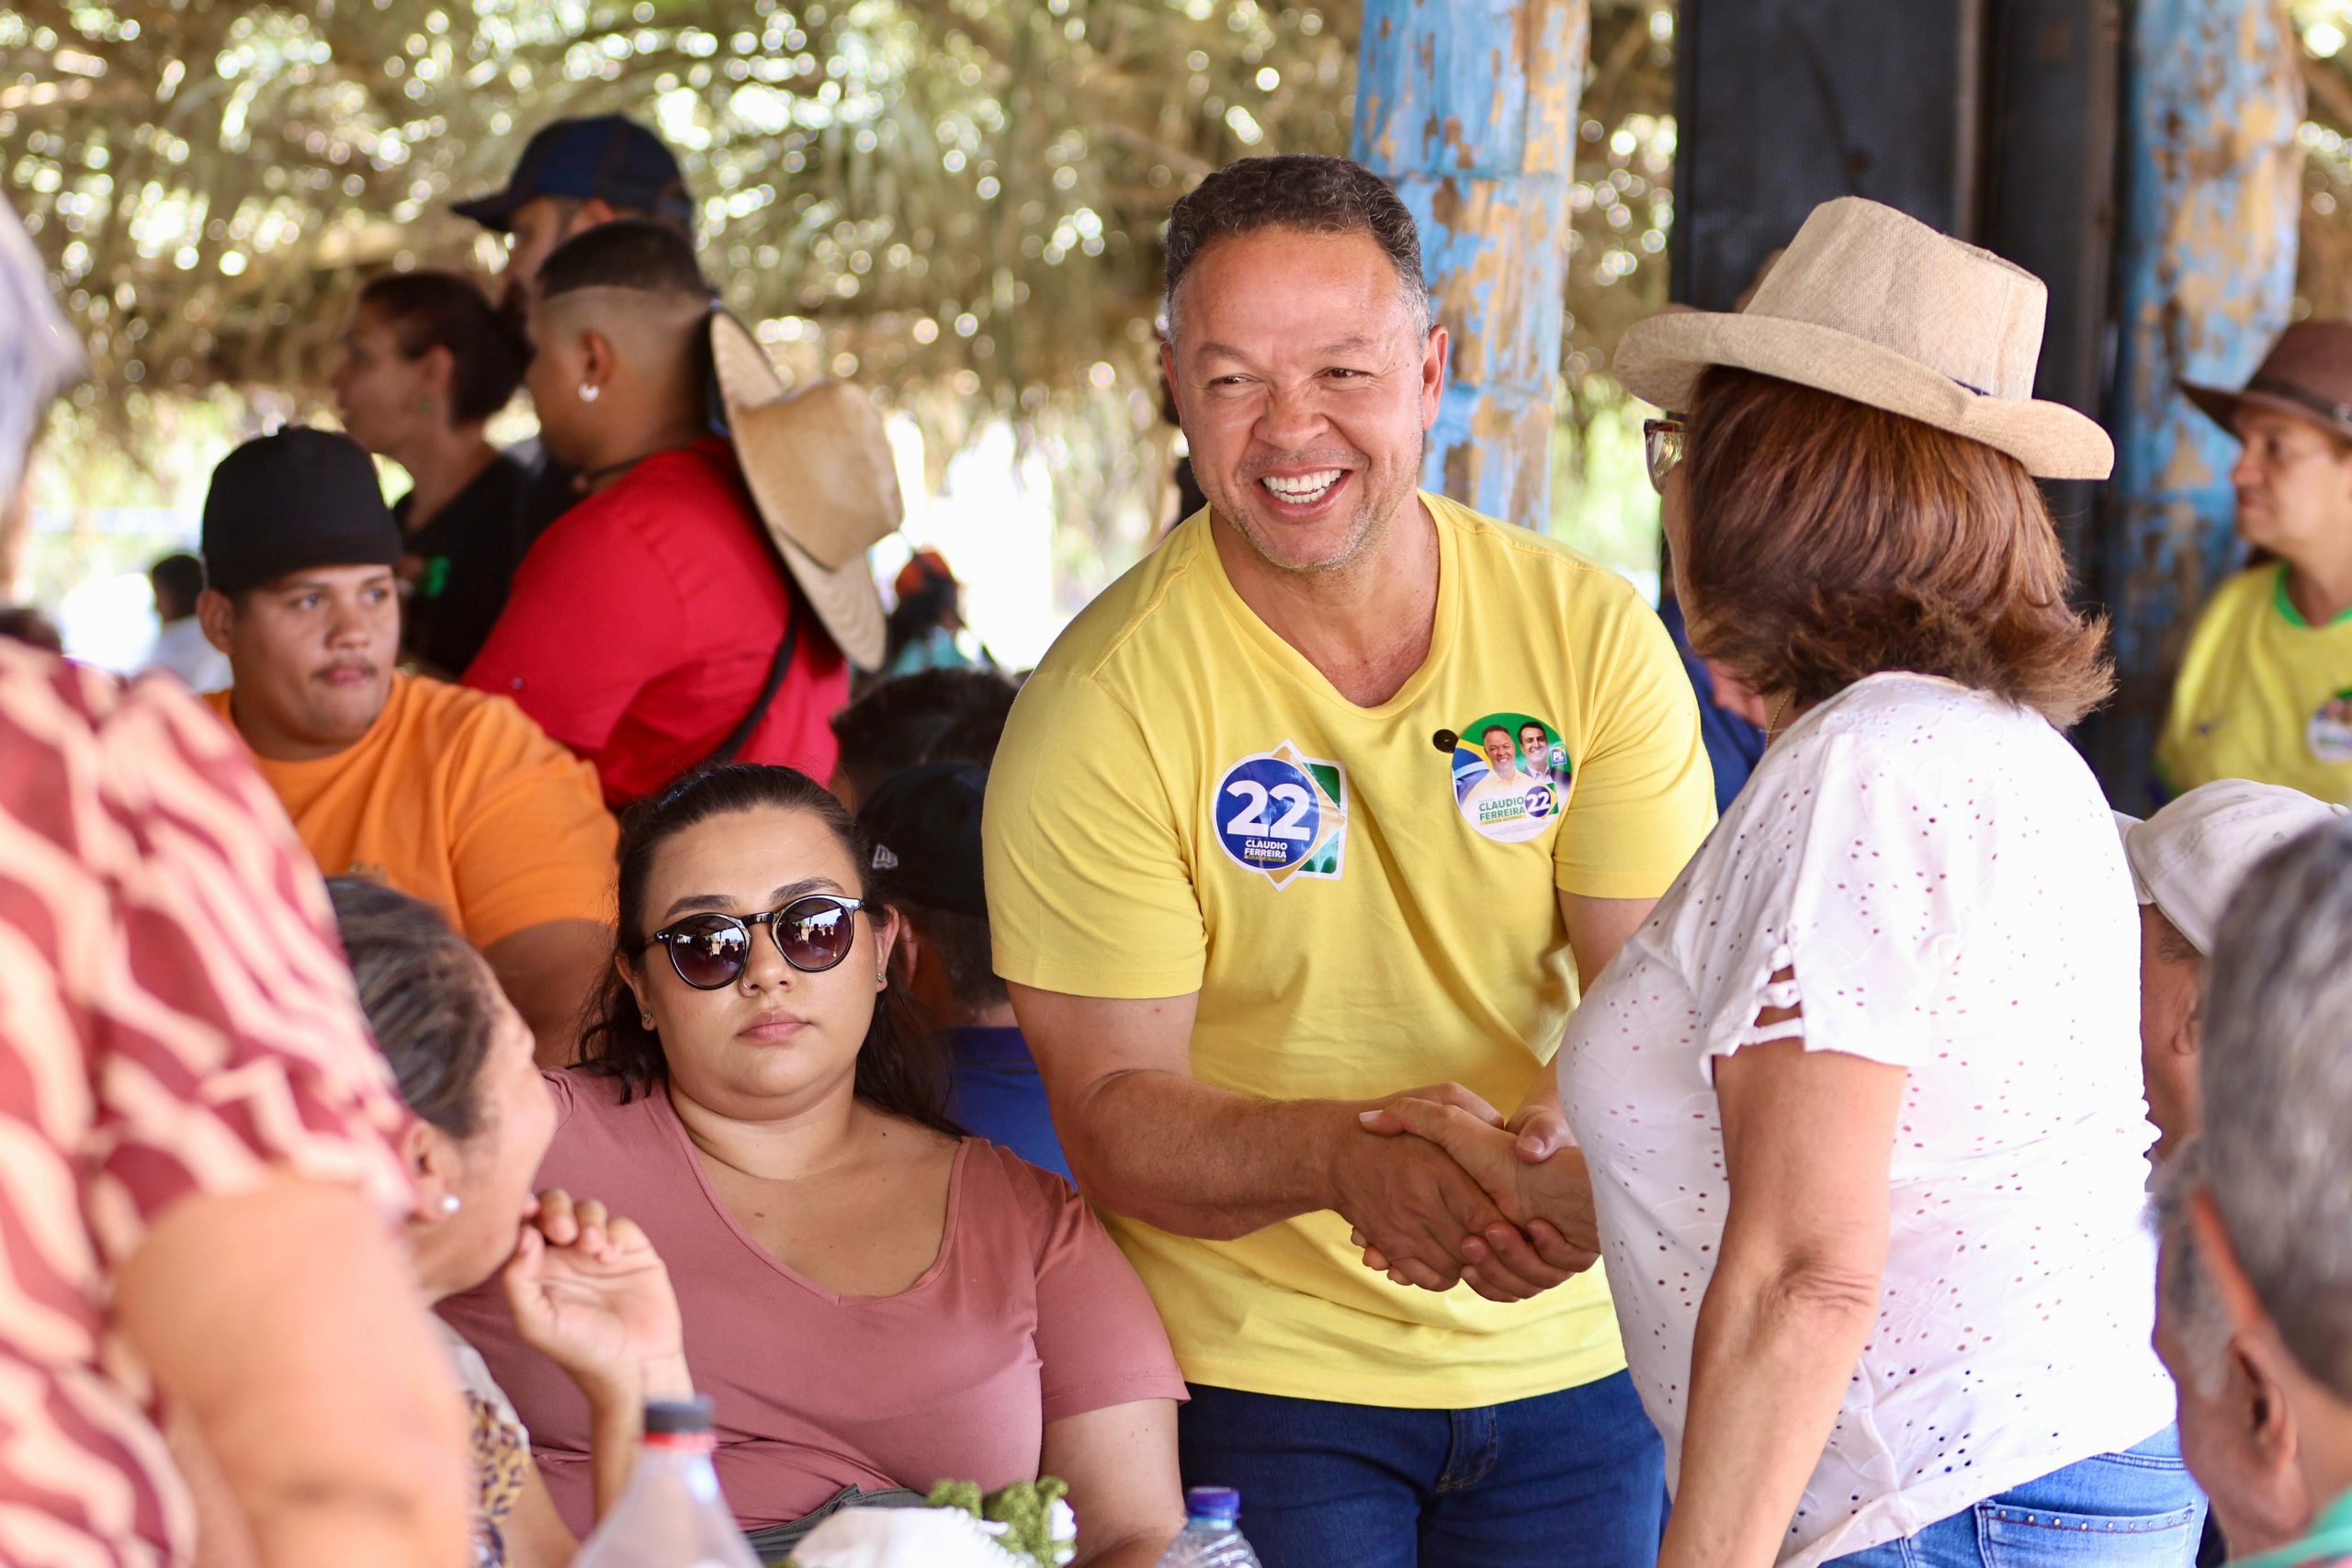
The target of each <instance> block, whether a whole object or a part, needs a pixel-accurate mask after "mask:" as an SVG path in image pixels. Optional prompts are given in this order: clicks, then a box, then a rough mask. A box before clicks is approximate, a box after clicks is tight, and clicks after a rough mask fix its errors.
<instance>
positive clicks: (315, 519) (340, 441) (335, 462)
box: [201, 424, 401, 593]
mask: <svg viewBox="0 0 2352 1568" xmlns="http://www.w3.org/2000/svg"><path fill="white" fill-rule="evenodd" d="M201 548H202V549H203V552H204V576H205V581H207V582H209V584H210V585H211V586H212V587H214V588H216V589H218V590H220V592H223V593H243V592H244V591H245V590H246V589H248V588H259V587H261V586H262V585H263V584H264V583H268V582H275V581H277V580H278V579H279V578H281V577H286V576H288V575H290V574H291V573H294V572H298V571H308V570H311V568H313V567H322V566H393V567H396V566H398V565H400V561H401V525H399V524H398V523H395V522H394V521H392V511H391V508H390V507H389V506H386V505H385V504H384V492H383V491H381V490H380V489H379V488H378V487H377V484H376V464H375V460H374V459H373V458H371V457H368V453H367V451H366V449H365V448H363V447H362V446H360V445H359V443H358V442H356V441H354V440H353V439H352V438H351V437H350V436H348V435H345V434H341V433H340V432H337V431H333V430H313V429H311V428H310V427H309V426H308V425H301V424H289V425H288V426H286V427H285V428H284V429H282V430H280V431H278V432H277V434H272V435H259V436H255V437H254V439H253V440H251V441H248V442H246V443H245V444H244V445H243V446H240V447H238V448H237V449H236V450H235V451H233V452H232V453H230V454H229V455H228V456H227V457H223V458H221V459H220V467H219V468H214V469H213V470H212V483H211V486H210V488H209V489H208V490H207V491H205V492H204V542H203V545H202V546H201Z"/></svg>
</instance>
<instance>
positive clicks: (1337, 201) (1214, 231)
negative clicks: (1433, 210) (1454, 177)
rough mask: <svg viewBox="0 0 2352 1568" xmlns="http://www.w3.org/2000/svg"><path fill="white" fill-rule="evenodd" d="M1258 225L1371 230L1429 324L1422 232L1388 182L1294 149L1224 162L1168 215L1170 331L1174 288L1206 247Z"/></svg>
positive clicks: (1171, 329)
mask: <svg viewBox="0 0 2352 1568" xmlns="http://www.w3.org/2000/svg"><path fill="white" fill-rule="evenodd" d="M1261 229H1297V230H1300V231H1304V232H1306V233H1309V234H1369V235H1371V236H1372V238H1373V240H1374V243H1377V244H1378V245H1379V246H1380V248H1381V250H1383V251H1384V252H1385V253H1386V254H1387V256H1388V260H1389V262H1390V263H1391V264H1392V265H1394V266H1395V267H1396V268H1397V281H1398V282H1399V283H1401V284H1402V285H1403V286H1404V289H1405V303H1406V304H1407V306H1408V307H1409V308H1410V309H1411V310H1412V311H1413V313H1414V314H1415V316H1416V317H1417V318H1418V319H1419V323H1420V326H1421V328H1422V330H1423V331H1427V330H1428V327H1429V324H1430V286H1429V279H1428V278H1427V277H1426V276H1424V275H1423V273H1422V271H1421V235H1420V231H1419V229H1418V228H1416V227H1415V226H1414V223H1413V215H1412V213H1411V212H1410V211H1409V210H1408V209H1407V208H1406V206H1405V204H1404V202H1402V201H1401V200H1399V199H1397V193H1396V192H1395V191H1394V190H1392V189H1390V188H1389V186H1388V182H1387V181H1385V180H1384V179H1382V178H1381V177H1380V176H1379V175H1375V174H1374V173H1373V172H1372V171H1371V170H1370V169H1367V168H1365V167H1364V166H1363V164H1358V163H1354V162H1352V161H1351V160H1349V159H1346V158H1327V157H1321V156H1318V155H1314V154H1309V153H1304V152H1289V153H1284V154H1283V155H1281V156H1279V157H1272V158H1243V159H1240V160H1238V162H1235V163H1231V164H1227V165H1226V166H1225V167H1224V168H1222V169H1219V170H1218V171H1217V172H1216V174H1213V175H1210V176H1209V177H1208V178H1206V179H1204V180H1203V181H1202V182H1201V183H1200V184H1199V185H1197V186H1193V189H1192V191H1191V193H1190V194H1188V195H1187V196H1185V197H1183V198H1182V200H1180V201H1178V202H1177V203H1176V207H1175V210H1174V211H1172V212H1170V214H1169V215H1168V295H1167V300H1166V306H1165V308H1166V310H1167V315H1168V335H1169V337H1170V339H1171V340H1172V339H1173V338H1174V337H1175V335H1176V322H1177V302H1176V300H1177V295H1176V290H1177V288H1178V286H1179V285H1181V284H1182V282H1183V281H1184V275H1185V274H1186V273H1187V272H1189V271H1191V270H1192V267H1193V262H1195V261H1197V260H1199V259H1200V254H1201V252H1203V251H1204V250H1205V249H1207V248H1208V246H1209V245H1210V244H1211V243H1214V242H1216V240H1218V239H1221V238H1225V237H1227V236H1230V235H1235V234H1250V233H1255V232H1256V231H1259V230H1261Z"/></svg>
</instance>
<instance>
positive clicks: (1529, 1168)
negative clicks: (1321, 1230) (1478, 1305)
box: [1352, 1094, 1600, 1302]
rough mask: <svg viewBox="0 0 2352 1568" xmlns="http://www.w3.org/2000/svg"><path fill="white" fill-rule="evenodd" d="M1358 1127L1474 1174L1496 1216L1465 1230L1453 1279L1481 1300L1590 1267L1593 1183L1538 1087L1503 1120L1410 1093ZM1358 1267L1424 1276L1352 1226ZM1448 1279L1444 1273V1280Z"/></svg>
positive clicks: (1546, 1286)
mask: <svg viewBox="0 0 2352 1568" xmlns="http://www.w3.org/2000/svg"><path fill="white" fill-rule="evenodd" d="M1363 1124H1364V1126H1365V1128H1366V1130H1368V1131H1370V1132H1373V1133H1376V1134H1380V1135H1382V1136H1384V1137H1408V1136H1409V1137H1413V1138H1417V1139H1419V1140H1422V1141H1424V1142H1427V1143H1430V1144H1433V1145H1436V1146H1437V1147H1438V1148H1440V1149H1442V1150H1443V1151H1444V1153H1445V1154H1446V1155H1447V1156H1448V1157H1450V1158H1451V1159H1452V1160H1453V1162H1454V1163H1455V1164H1456V1165H1457V1166H1459V1167H1460V1168H1462V1169H1463V1170H1464V1171H1465V1172H1467V1173H1468V1174H1469V1176H1470V1178H1471V1179H1473V1180H1475V1181H1476V1182H1477V1183H1478V1185H1479V1187H1480V1188H1481V1189H1483V1190H1484V1191H1485V1192H1486V1193H1487V1197H1488V1198H1489V1199H1490V1200H1491V1201H1493V1202H1494V1205H1495V1207H1496V1208H1497V1210H1498V1211H1499V1212H1500V1213H1501V1216H1502V1222H1503V1223H1498V1224H1488V1225H1486V1226H1483V1227H1481V1228H1478V1229H1476V1230H1475V1231H1472V1232H1470V1233H1468V1234H1466V1235H1463V1236H1462V1237H1461V1238H1460V1239H1459V1241H1458V1243H1457V1246H1458V1249H1459V1250H1458V1255H1459V1257H1460V1258H1462V1260H1463V1268H1462V1272H1461V1278H1462V1279H1463V1280H1465V1281H1466V1282H1467V1283H1468V1284H1469V1286H1470V1288H1471V1289H1472V1290H1474V1291H1476V1292H1478V1293H1479V1294H1480V1295H1482V1296H1484V1297H1486V1298H1487V1300H1489V1301H1498V1302H1517V1301H1525V1300H1527V1299H1528V1298H1529V1297H1531V1296H1533V1295H1536V1294H1539V1293H1540V1292H1544V1291H1548V1290H1550V1289H1552V1288H1553V1287H1554V1286H1555V1285H1558V1284H1561V1283H1563V1282H1564V1281H1566V1280H1569V1279H1572V1278H1574V1277H1575V1276H1576V1275H1577V1274H1580V1273H1582V1272H1583V1271H1584V1270H1585V1269H1589V1268H1590V1267H1592V1265H1593V1262H1594V1260H1595V1259H1596V1258H1597V1257H1598V1256H1599V1254H1600V1239H1599V1235H1598V1232H1597V1229H1596V1226H1595V1224H1594V1221H1593V1217H1592V1183H1591V1180H1590V1179H1589V1176H1588V1175H1587V1173H1586V1171H1585V1166H1584V1156H1583V1154H1582V1152H1581V1151H1579V1150H1577V1148H1576V1147H1574V1146H1573V1145H1571V1144H1570V1143H1569V1141H1568V1131H1567V1122H1566V1118H1565V1117H1564V1116H1563V1115H1562V1114H1561V1111H1560V1107H1559V1103H1558V1100H1556V1099H1555V1097H1554V1096H1552V1095H1549V1094H1546V1095H1542V1096H1539V1097H1537V1098H1535V1099H1532V1100H1529V1101H1528V1102H1527V1104H1526V1105H1524V1106H1522V1107H1521V1110H1520V1111H1519V1114H1517V1115H1516V1116H1514V1117H1512V1118H1511V1120H1510V1122H1508V1123H1503V1122H1502V1121H1501V1118H1500V1117H1499V1116H1498V1115H1496V1114H1495V1113H1494V1112H1493V1111H1487V1113H1486V1114H1485V1115H1480V1114H1478V1113H1477V1111H1475V1110H1472V1109H1468V1108H1465V1107H1464V1105H1462V1104H1460V1103H1453V1104H1441V1103H1437V1102H1435V1101H1433V1100H1426V1099H1421V1098H1419V1097H1414V1096H1407V1097H1405V1098H1402V1099H1399V1100H1397V1101H1395V1102H1394V1103H1393V1104H1390V1105H1388V1106H1385V1107H1383V1108H1382V1109H1380V1110H1378V1111H1366V1112H1365V1113H1364V1116H1363ZM1352 1239H1353V1241H1354V1242H1355V1245H1357V1246H1358V1247H1363V1261H1364V1266H1365V1267H1366V1268H1368V1269H1376V1270H1379V1271H1381V1272H1383V1273H1385V1274H1387V1276H1388V1277H1389V1278H1390V1279H1391V1280H1396V1281H1397V1283H1398V1284H1401V1285H1425V1280H1423V1279H1420V1278H1417V1277H1416V1275H1415V1270H1412V1269H1398V1268H1397V1267H1396V1261H1397V1260H1396V1259H1395V1258H1393V1257H1392V1256H1391V1255H1390V1254H1389V1252H1388V1251H1387V1249H1386V1248H1385V1247H1381V1246H1380V1245H1379V1242H1378V1238H1377V1237H1375V1236H1371V1235H1366V1234H1365V1233H1364V1231H1363V1227H1362V1226H1358V1227H1357V1228H1356V1231H1355V1232H1354V1234H1353V1236H1352ZM1448 1283H1449V1284H1450V1283H1451V1281H1448Z"/></svg>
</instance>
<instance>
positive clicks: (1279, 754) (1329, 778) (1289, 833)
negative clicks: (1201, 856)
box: [1209, 740, 1348, 887]
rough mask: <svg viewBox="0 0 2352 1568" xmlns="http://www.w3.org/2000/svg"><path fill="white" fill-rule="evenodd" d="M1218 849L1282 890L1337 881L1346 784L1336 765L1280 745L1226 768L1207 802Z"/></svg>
mask: <svg viewBox="0 0 2352 1568" xmlns="http://www.w3.org/2000/svg"><path fill="white" fill-rule="evenodd" d="M1209 811H1210V819H1211V821H1212V823H1213V824H1214V826H1215V827H1216V838H1217V842H1218V843H1220V844H1223V845H1224V846H1225V852H1226V853H1227V854H1228V855H1230V856H1232V857H1233V861H1234V863H1235V864H1237V865H1239V866H1240V867H1241V868H1242V869H1243V870H1245V871H1254V872H1257V873H1259V874H1261V875H1263V876H1264V877H1265V879H1266V880H1267V881H1269V882H1271V883H1272V884H1273V885H1274V886H1277V887H1282V886H1287V885H1288V884H1289V882H1290V880H1291V878H1293V877H1295V876H1337V875H1339V874H1340V862H1341V860H1342V858H1343V856H1344V854H1345V852H1346V850H1347V844H1348V778H1347V773H1345V772H1344V771H1343V770H1342V769H1341V768H1340V764H1339V763H1337V762H1327V761H1321V760H1320V759H1318V758H1314V757H1307V756H1303V755H1301V754H1300V752H1299V750H1298V748H1297V747H1296V746H1295V745H1293V744H1292V743H1291V742H1290V741H1287V740H1285V741H1283V743H1282V744H1281V745H1280V746H1277V747H1275V748H1274V749H1273V750H1271V751H1260V752H1257V753H1256V754H1254V755H1252V756H1248V757H1244V758H1242V759H1241V761H1238V762H1236V763H1234V764H1233V766H1231V767H1229V768H1227V769H1226V771H1225V776H1224V777H1223V778H1222V779H1219V780H1218V781H1217V786H1216V798H1214V799H1213V800H1211V801H1210V802H1209Z"/></svg>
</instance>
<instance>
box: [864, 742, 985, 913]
mask: <svg viewBox="0 0 2352 1568" xmlns="http://www.w3.org/2000/svg"><path fill="white" fill-rule="evenodd" d="M988 790H989V771H988V770H987V769H986V768H984V767H981V766H980V765H979V764H978V762H925V763H923V764H922V766H920V767H913V768H909V769H907V770H906V771H905V772H904V773H893V774H891V775H890V776H889V777H888V778H887V779H885V780H883V781H882V783H881V784H877V785H876V786H875V790H874V793H873V795H870V796H868V797H867V798H866V800H865V804H864V805H863V806H862V807H859V808H858V813H857V826H858V829H859V830H860V831H861V832H863V833H864V834H865V841H866V843H867V844H868V845H870V846H872V847H871V850H870V853H871V854H872V856H873V860H872V862H871V869H872V871H873V874H874V886H875V890H876V892H878V893H880V894H881V895H882V897H884V898H886V899H890V900H897V899H901V898H904V899H908V900H910V901H911V902H913V903H917V904H921V905H922V906H924V907H925V908H933V909H944V910H946V911H948V912H949V913H951V914H957V915H974V916H979V917H986V915H987V914H988V912H989V901H988V896H987V894H986V892H985V891H984V890H983V888H982V886H981V881H980V803H981V801H982V800H983V799H985V798H986V796H987V795H988Z"/></svg>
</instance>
